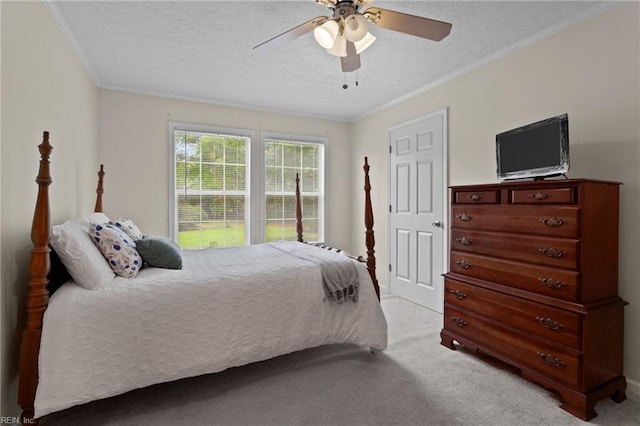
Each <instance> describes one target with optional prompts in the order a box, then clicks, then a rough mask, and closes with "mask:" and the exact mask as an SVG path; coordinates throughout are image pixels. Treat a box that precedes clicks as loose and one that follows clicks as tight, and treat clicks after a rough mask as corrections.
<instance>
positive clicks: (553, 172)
mask: <svg viewBox="0 0 640 426" xmlns="http://www.w3.org/2000/svg"><path fill="white" fill-rule="evenodd" d="M496 160H497V166H498V170H497V172H498V179H500V180H510V179H527V178H533V179H544V178H545V177H551V176H559V175H564V174H565V173H567V172H568V171H569V118H568V116H567V114H563V115H559V116H557V117H551V118H547V119H546V120H541V121H537V122H535V123H531V124H527V125H525V126H522V127H518V128H516V129H512V130H508V131H506V132H502V133H499V134H497V135H496Z"/></svg>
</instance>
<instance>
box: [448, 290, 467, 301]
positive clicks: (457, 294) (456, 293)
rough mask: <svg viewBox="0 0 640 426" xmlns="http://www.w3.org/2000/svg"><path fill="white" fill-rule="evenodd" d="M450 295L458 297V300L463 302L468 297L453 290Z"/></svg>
mask: <svg viewBox="0 0 640 426" xmlns="http://www.w3.org/2000/svg"><path fill="white" fill-rule="evenodd" d="M449 293H451V294H453V295H454V296H455V297H456V299H458V300H462V299H464V298H465V297H467V295H466V294H464V293H463V292H461V291H460V290H453V289H451V290H449Z"/></svg>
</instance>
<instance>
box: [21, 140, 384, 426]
mask: <svg viewBox="0 0 640 426" xmlns="http://www.w3.org/2000/svg"><path fill="white" fill-rule="evenodd" d="M38 149H39V151H40V156H41V158H40V166H39V171H38V176H37V178H36V182H37V184H38V196H37V201H36V206H35V212H34V216H33V224H32V228H31V241H32V243H33V249H32V251H31V261H30V266H29V274H30V279H29V282H28V289H27V299H26V311H27V318H26V324H25V328H24V331H23V336H22V346H21V354H20V370H19V389H18V403H19V405H20V406H21V407H22V410H23V412H22V423H23V424H36V423H37V421H38V419H36V418H34V401H35V395H36V388H37V386H38V355H39V352H40V341H41V335H42V326H43V316H44V313H45V310H46V309H47V306H48V303H49V295H50V294H52V293H53V292H54V291H55V290H56V289H57V288H58V287H59V286H60V285H62V284H63V283H64V282H65V281H67V280H68V279H69V278H70V276H69V274H68V273H67V272H66V270H65V269H64V266H63V265H62V263H61V262H60V260H59V259H58V258H57V256H56V255H55V253H54V252H52V251H51V248H50V246H49V241H50V236H51V223H50V208H49V185H51V182H52V180H51V174H50V168H49V164H50V162H49V157H50V155H51V152H52V150H53V147H52V146H51V145H50V144H49V132H44V133H43V140H42V143H41V144H40V145H39V146H38ZM364 172H365V179H364V181H365V184H364V190H365V227H366V247H367V257H366V258H364V257H362V256H359V257H354V256H350V255H348V254H346V253H344V252H343V253H344V254H345V255H348V256H350V257H352V258H353V259H355V260H358V261H360V262H364V263H366V265H367V269H368V271H369V274H370V276H371V280H372V282H373V285H374V289H375V292H376V295H377V297H378V299H380V290H379V286H378V280H377V279H376V272H375V266H376V261H375V255H374V253H375V250H374V246H375V237H374V231H373V209H372V205H371V195H370V191H371V184H370V181H369V164H368V162H367V158H366V157H365V162H364ZM104 174H105V173H104V168H103V166H102V165H101V166H100V171H99V172H98V186H97V189H96V204H95V209H94V211H95V212H102V211H103V210H102V195H103V193H104V189H103V180H104ZM299 182H300V180H299V177H298V176H296V192H295V194H296V231H297V240H298V241H300V242H303V235H302V229H303V228H302V207H301V200H300V186H299ZM320 246H321V247H323V248H328V249H330V247H327V246H323V245H320ZM338 251H340V250H338Z"/></svg>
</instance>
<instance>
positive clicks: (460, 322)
mask: <svg viewBox="0 0 640 426" xmlns="http://www.w3.org/2000/svg"><path fill="white" fill-rule="evenodd" d="M450 318H451V321H453V322H454V323H455V324H456V325H457V326H458V327H464V326H465V325H467V322H466V321H465V320H463V319H462V318H460V317H450Z"/></svg>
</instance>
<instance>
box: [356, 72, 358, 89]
mask: <svg viewBox="0 0 640 426" xmlns="http://www.w3.org/2000/svg"><path fill="white" fill-rule="evenodd" d="M357 85H358V70H356V86H357Z"/></svg>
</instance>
